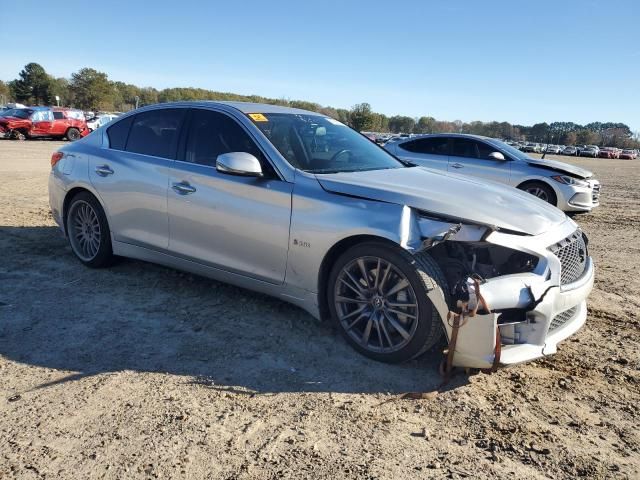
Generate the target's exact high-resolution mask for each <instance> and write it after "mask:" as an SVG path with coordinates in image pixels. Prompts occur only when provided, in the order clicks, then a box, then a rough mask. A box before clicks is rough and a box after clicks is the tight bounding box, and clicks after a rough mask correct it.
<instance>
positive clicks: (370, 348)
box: [327, 242, 448, 363]
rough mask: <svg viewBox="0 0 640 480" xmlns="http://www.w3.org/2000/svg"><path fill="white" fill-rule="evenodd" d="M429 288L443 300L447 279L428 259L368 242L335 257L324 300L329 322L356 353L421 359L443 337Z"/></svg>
mask: <svg viewBox="0 0 640 480" xmlns="http://www.w3.org/2000/svg"><path fill="white" fill-rule="evenodd" d="M433 289H440V290H442V292H443V294H444V295H445V298H446V292H447V291H448V289H447V285H446V280H444V277H443V275H442V272H441V271H440V268H439V267H438V265H437V264H436V263H435V261H434V260H433V258H431V256H430V255H428V254H427V253H420V254H417V255H411V254H409V253H408V252H406V251H404V250H402V249H400V248H399V247H396V248H394V247H393V246H391V247H390V246H389V245H387V244H385V243H381V242H368V243H363V244H360V245H356V246H354V247H352V248H350V249H349V250H347V251H346V252H345V253H343V254H342V255H341V256H340V257H339V258H338V260H337V261H336V263H335V264H334V266H333V268H332V270H331V273H330V275H329V279H328V282H327V298H328V301H329V310H330V312H331V318H332V320H333V321H334V322H335V324H336V325H337V327H338V329H339V330H340V332H341V333H342V335H343V336H344V338H345V339H346V340H347V342H348V343H349V344H350V345H351V346H352V347H353V348H354V349H355V350H357V351H358V352H360V353H361V354H363V355H365V356H367V357H369V358H372V359H374V360H378V361H382V362H388V363H398V362H404V361H407V360H411V359H413V358H416V357H418V356H420V355H422V354H423V353H424V352H426V351H427V350H429V349H430V348H431V347H433V346H434V345H436V344H437V343H438V342H439V340H440V339H441V337H442V333H443V325H442V320H441V318H440V315H439V314H438V312H437V310H436V309H435V307H434V306H433V304H432V303H431V300H430V299H429V298H428V297H427V293H428V292H429V291H430V290H433Z"/></svg>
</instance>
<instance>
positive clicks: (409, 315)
mask: <svg viewBox="0 0 640 480" xmlns="http://www.w3.org/2000/svg"><path fill="white" fill-rule="evenodd" d="M387 312H389V313H395V314H396V315H404V316H405V317H409V318H412V319H413V318H416V316H415V315H413V314H411V313H407V312H403V311H402V310H396V309H395V308H387Z"/></svg>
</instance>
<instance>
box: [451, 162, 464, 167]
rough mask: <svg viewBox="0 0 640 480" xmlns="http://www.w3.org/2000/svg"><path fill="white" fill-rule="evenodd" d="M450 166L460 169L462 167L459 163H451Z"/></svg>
mask: <svg viewBox="0 0 640 480" xmlns="http://www.w3.org/2000/svg"><path fill="white" fill-rule="evenodd" d="M451 166H452V167H453V168H462V167H464V165H462V164H461V163H452V164H451Z"/></svg>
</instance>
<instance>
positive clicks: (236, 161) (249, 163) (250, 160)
mask: <svg viewBox="0 0 640 480" xmlns="http://www.w3.org/2000/svg"><path fill="white" fill-rule="evenodd" d="M216 170H217V171H218V172H221V173H226V174H228V175H239V176H242V177H262V176H263V175H264V174H263V173H262V166H261V165H260V161H259V160H258V159H257V158H256V157H255V156H253V155H251V154H250V153H247V152H229V153H223V154H220V155H218V158H216Z"/></svg>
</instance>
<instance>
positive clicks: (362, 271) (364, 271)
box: [357, 258, 371, 288]
mask: <svg viewBox="0 0 640 480" xmlns="http://www.w3.org/2000/svg"><path fill="white" fill-rule="evenodd" d="M357 263H358V267H359V268H360V274H361V275H362V278H363V279H364V281H365V283H366V285H367V288H371V282H370V281H369V274H368V273H367V267H366V266H365V264H364V260H363V259H362V258H359V259H358V262H357Z"/></svg>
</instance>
